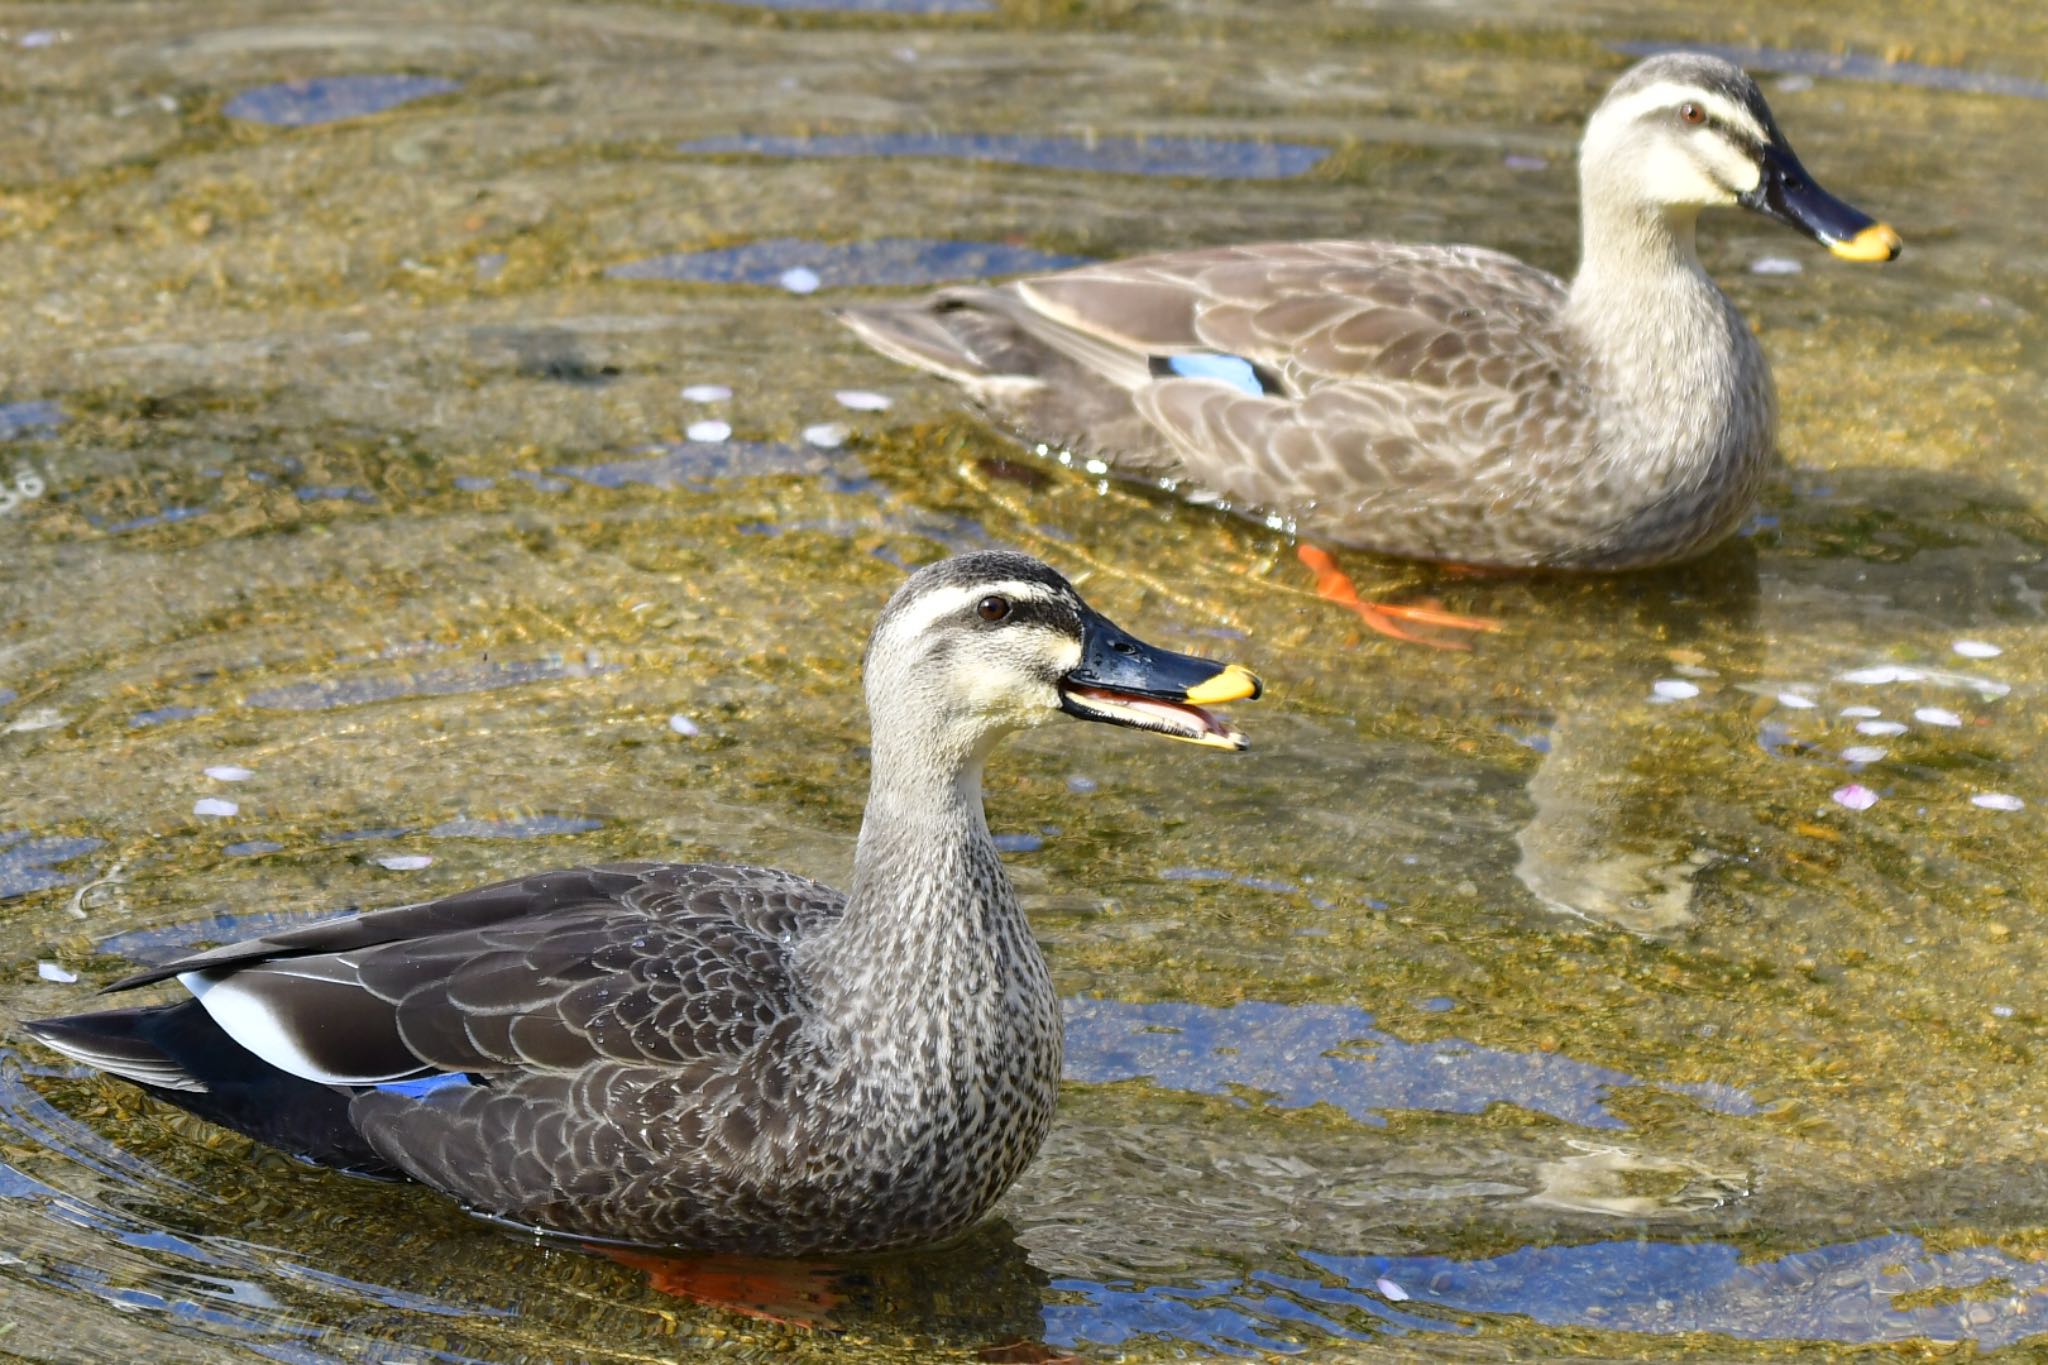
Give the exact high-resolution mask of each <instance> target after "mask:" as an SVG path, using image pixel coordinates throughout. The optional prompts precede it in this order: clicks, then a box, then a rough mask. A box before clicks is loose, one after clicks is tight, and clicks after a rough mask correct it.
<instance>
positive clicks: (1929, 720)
mask: <svg viewBox="0 0 2048 1365" xmlns="http://www.w3.org/2000/svg"><path fill="white" fill-rule="evenodd" d="M1913 719H1914V720H1917V721H1919V722H1920V723H1921V724H1922V725H1943V726H1947V727H1949V728H1950V729H1953V728H1955V727H1956V726H1958V725H1961V724H1962V723H1963V718H1962V717H1961V716H1959V715H1957V714H1956V713H1955V712H1953V711H1945V710H1943V709H1942V708H1941V707H1939V706H1923V707H1921V708H1920V709H1919V710H1917V711H1915V712H1914V713H1913Z"/></svg>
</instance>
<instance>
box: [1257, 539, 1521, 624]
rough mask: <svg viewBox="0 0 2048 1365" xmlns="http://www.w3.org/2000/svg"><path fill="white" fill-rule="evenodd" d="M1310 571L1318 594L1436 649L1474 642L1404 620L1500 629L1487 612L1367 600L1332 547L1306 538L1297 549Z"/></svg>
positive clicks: (1360, 618) (1360, 616)
mask: <svg viewBox="0 0 2048 1365" xmlns="http://www.w3.org/2000/svg"><path fill="white" fill-rule="evenodd" d="M1295 554H1296V555H1297V556H1299V557H1300V559H1301V562H1302V563H1303V564H1305V565H1307V566H1308V571H1309V572H1310V573H1312V574H1314V575H1315V576H1316V595H1317V596H1319V597H1326V598H1328V599H1329V600H1330V601H1332V602H1335V603H1337V604H1339V605H1340V606H1345V607H1349V608H1350V609H1351V610H1352V611H1354V612H1356V613H1357V614H1358V619H1359V620H1361V621H1363V622H1365V623H1366V624H1367V625H1368V626H1371V627H1372V628H1373V629H1374V630H1376V631H1378V632H1379V633H1380V634H1382V635H1385V636H1389V637H1391V638H1393V639H1396V640H1405V641H1407V642H1408V643H1410V644H1417V645H1428V646H1429V647H1430V648H1432V649H1470V648H1472V646H1471V645H1469V644H1466V643H1465V642H1464V641H1462V640H1443V639H1438V638H1436V637H1434V636H1431V635H1418V634H1416V633H1415V632H1414V631H1411V630H1409V629H1407V627H1406V626H1405V625H1403V624H1402V623H1403V622H1406V623H1408V624H1410V625H1417V626H1434V627H1437V628H1438V629H1440V630H1473V631H1478V630H1499V629H1500V622H1498V621H1496V620H1493V619H1492V618H1491V617H1486V616H1458V615H1456V614H1454V613H1452V612H1448V611H1444V610H1442V609H1441V608H1438V607H1432V606H1426V605H1425V606H1399V605H1396V604H1393V603H1388V602H1367V601H1365V600H1364V599H1363V598H1361V597H1359V595H1358V589H1357V588H1356V587H1354V586H1352V583H1351V579H1350V577H1349V576H1347V575H1346V574H1345V572H1344V571H1343V570H1342V569H1340V568H1338V567H1337V561H1336V560H1335V559H1334V558H1332V557H1331V555H1330V552H1329V551H1328V550H1325V549H1322V548H1320V547H1319V546H1315V545H1310V544H1308V543H1307V542H1303V543H1302V544H1301V545H1299V546H1297V547H1296V549H1295Z"/></svg>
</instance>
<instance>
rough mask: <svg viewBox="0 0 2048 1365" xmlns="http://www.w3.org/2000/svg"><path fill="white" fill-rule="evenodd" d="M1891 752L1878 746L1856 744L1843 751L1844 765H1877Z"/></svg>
mask: <svg viewBox="0 0 2048 1365" xmlns="http://www.w3.org/2000/svg"><path fill="white" fill-rule="evenodd" d="M1887 752H1889V751H1888V750H1886V749H1884V748H1883V747H1882V746H1880V745H1876V744H1856V745H1851V746H1850V747H1849V748H1847V749H1844V750H1842V761H1843V762H1844V763H1875V762H1877V761H1878V760H1879V759H1881V758H1883V757H1884V756H1885V754H1886V753H1887Z"/></svg>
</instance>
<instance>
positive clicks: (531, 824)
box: [427, 815, 604, 839]
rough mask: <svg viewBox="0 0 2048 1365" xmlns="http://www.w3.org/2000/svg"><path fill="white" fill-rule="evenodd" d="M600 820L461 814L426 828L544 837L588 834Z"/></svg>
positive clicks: (434, 834)
mask: <svg viewBox="0 0 2048 1365" xmlns="http://www.w3.org/2000/svg"><path fill="white" fill-rule="evenodd" d="M603 828H604V821H602V820H592V819H589V818H588V817H586V816H581V815H530V816H527V817H525V818H523V819H519V820H476V819H471V818H470V817H468V816H464V817H463V818H461V819H459V820H449V821H447V822H445V823H443V824H439V825H436V826H434V827H433V828H432V829H430V830H428V831H427V837H428V838H431V839H546V838H548V837H550V836H552V835H556V834H588V833H589V832H590V831H591V830H594V829H603Z"/></svg>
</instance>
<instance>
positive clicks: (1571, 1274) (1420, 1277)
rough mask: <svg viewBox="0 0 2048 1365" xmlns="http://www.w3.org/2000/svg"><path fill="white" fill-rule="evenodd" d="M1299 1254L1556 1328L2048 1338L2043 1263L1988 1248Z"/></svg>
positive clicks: (1898, 1245) (1894, 1237)
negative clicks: (1929, 1300)
mask: <svg viewBox="0 0 2048 1365" xmlns="http://www.w3.org/2000/svg"><path fill="white" fill-rule="evenodd" d="M1303 1255H1304V1257H1305V1259H1307V1260H1308V1261H1310V1262H1311V1263H1313V1264H1314V1265H1316V1266H1318V1267H1319V1268H1321V1269H1322V1270H1324V1271H1326V1272H1328V1273H1329V1274H1331V1275H1333V1276H1336V1277H1337V1278H1339V1279H1341V1280H1343V1281H1344V1282H1345V1283H1347V1284H1348V1285H1350V1286H1351V1287H1353V1288H1355V1289H1365V1290H1370V1289H1373V1288H1374V1287H1375V1286H1376V1285H1377V1284H1378V1282H1379V1281H1380V1280H1382V1279H1384V1280H1387V1281H1389V1282H1391V1283H1393V1284H1395V1285H1398V1286H1400V1288H1401V1289H1402V1290H1403V1291H1404V1292H1405V1293H1407V1294H1408V1296H1409V1300H1408V1302H1409V1303H1410V1305H1411V1306H1412V1307H1416V1308H1420V1307H1422V1306H1425V1305H1427V1306H1431V1307H1436V1308H1439V1309H1448V1310H1451V1311H1453V1312H1458V1313H1490V1314H1506V1315H1513V1316H1516V1317H1522V1318H1526V1319H1529V1320H1531V1321H1534V1322H1538V1323H1542V1324H1544V1325H1546V1326H1553V1327H1584V1328H1595V1327H1597V1328H1599V1329H1600V1330H1603V1331H1616V1332H1641V1333H1647V1334H1654V1335H1658V1336H1664V1335H1674V1334H1677V1333H1685V1332H1706V1333H1713V1334H1715V1335H1717V1336H1727V1337H1736V1338H1740V1339H1744V1340H1750V1341H1777V1340H1784V1341H1795V1340H1796V1341H1825V1342H1835V1343H1841V1344H1845V1345H1857V1346H1868V1345H1877V1344H1881V1343H1887V1342H1905V1341H1916V1340H1927V1341H1935V1342H1966V1341H1967V1342H1974V1343H1976V1344H1977V1345H1979V1346H1982V1347H1986V1348H1993V1349H1995V1348H1997V1347H2001V1346H2009V1345H2012V1344H2013V1343H2015V1342H2019V1341H2024V1340H2026V1339H2028V1338H2030V1337H2036V1336H2039V1335H2041V1334H2042V1333H2044V1332H2048V1315H2044V1314H2042V1313H2041V1312H2040V1304H2041V1302H2042V1300H2041V1295H2042V1294H2043V1292H2044V1291H2048V1266H2043V1265H2041V1264H2039V1263H2037V1262H2034V1261H2027V1260H2020V1259H2018V1258H2015V1257H2013V1256H2010V1255H2008V1254H2007V1253H2005V1252H2004V1251H2002V1250H2000V1249H1998V1248H1997V1247H1990V1246H1981V1247H1968V1248H1965V1249H1962V1250H1959V1251H1948V1252H1932V1251H1929V1250H1928V1249H1927V1247H1926V1245H1925V1244H1924V1243H1923V1242H1921V1240H1920V1239H1919V1238H1917V1237H1911V1236H1906V1235H1903V1234H1886V1235H1883V1236H1877V1237H1870V1238H1865V1239H1862V1240H1859V1241H1854V1242H1842V1243H1837V1244H1834V1245H1830V1246H1822V1247H1818V1248H1815V1249H1813V1250H1811V1251H1799V1252H1792V1253H1789V1254H1787V1255H1783V1256H1777V1257H1772V1258H1770V1259H1764V1260H1759V1259H1756V1258H1755V1257H1754V1256H1753V1254H1751V1253H1748V1252H1745V1251H1744V1250H1743V1249H1742V1248H1740V1247H1736V1246H1732V1245H1728V1244H1726V1243H1719V1242H1697V1243H1671V1242H1652V1241H1640V1240H1635V1239H1630V1240H1627V1241H1613V1242H1594V1243H1591V1244H1590V1245H1585V1246H1544V1247H1524V1248H1522V1249H1520V1250H1518V1251H1512V1252H1509V1253H1508V1254H1506V1255H1504V1256H1497V1257H1492V1258H1489V1259H1485V1260H1476V1261H1459V1260H1453V1259H1450V1258H1447V1257H1438V1256H1329V1255H1323V1254H1319V1253H1315V1252H1305V1253H1303ZM1986 1285H1996V1287H1997V1292H1996V1293H1992V1294H1987V1295H1984V1296H1982V1297H1968V1298H1961V1299H1960V1300H1958V1299H1956V1298H1951V1299H1950V1301H1948V1302H1937V1303H1933V1304H1922V1305H1918V1306H1910V1307H1904V1306H1899V1305H1898V1304H1897V1302H1896V1301H1897V1300H1898V1299H1899V1298H1900V1297H1902V1296H1907V1295H1914V1296H1923V1297H1926V1296H1930V1291H1944V1290H1945V1291H1948V1292H1949V1294H1950V1295H1958V1296H1959V1295H1963V1294H1966V1293H1967V1292H1968V1291H1969V1290H1972V1289H1976V1288H1978V1287H1979V1286H1986ZM1310 1292H1314V1290H1313V1289H1311V1291H1310ZM1934 1297H1940V1296H1939V1295H1934Z"/></svg>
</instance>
